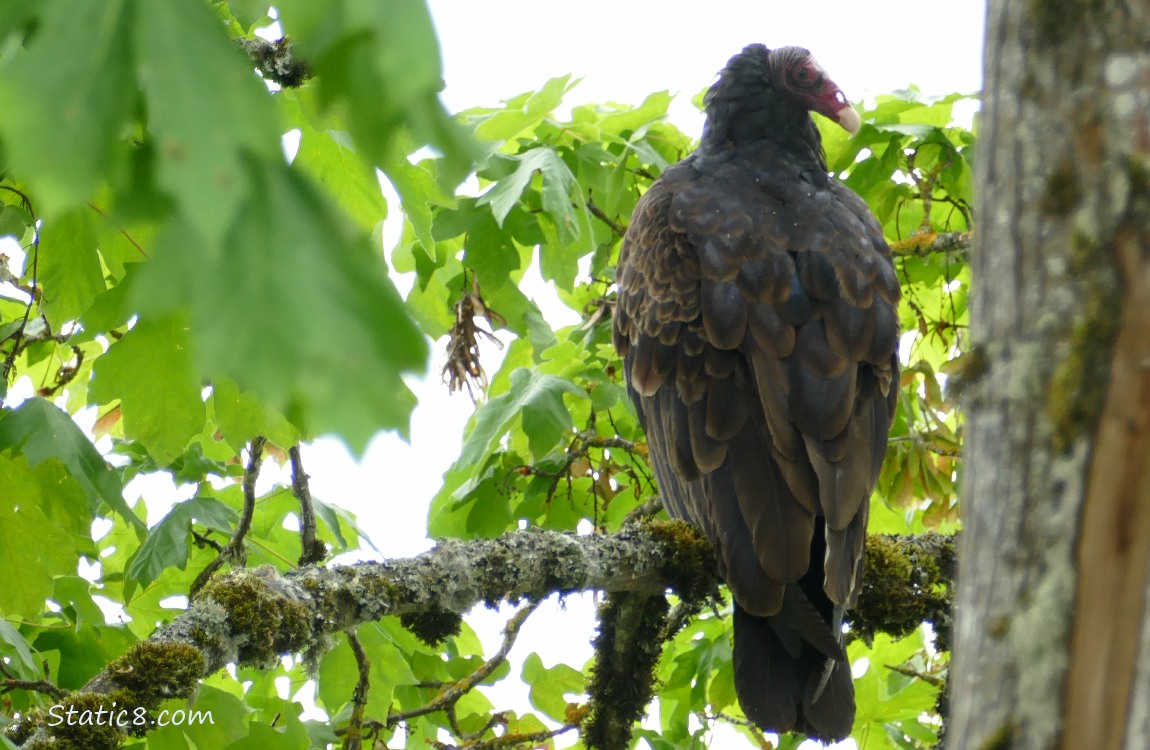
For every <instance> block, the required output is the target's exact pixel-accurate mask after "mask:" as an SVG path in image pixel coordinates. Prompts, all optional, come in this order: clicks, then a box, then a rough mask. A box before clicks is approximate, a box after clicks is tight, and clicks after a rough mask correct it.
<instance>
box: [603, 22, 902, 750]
mask: <svg viewBox="0 0 1150 750" xmlns="http://www.w3.org/2000/svg"><path fill="white" fill-rule="evenodd" d="M704 102H705V105H706V115H707V120H706V125H705V126H704V129H703V136H702V139H701V141H700V143H699V147H698V149H697V150H696V151H695V152H694V153H692V154H691V155H689V156H688V157H687V158H685V159H683V160H682V161H681V162H679V163H678V164H675V165H674V166H672V167H670V168H668V169H667V170H666V171H665V172H664V173H663V174H662V176H661V177H660V178H659V179H658V180H656V181H655V183H654V184H653V185H652V186H651V188H650V189H649V190H648V191H647V192H646V194H644V195H643V197H642V199H640V201H639V203H638V205H637V206H636V207H635V213H634V216H633V217H632V220H631V225H630V227H629V228H628V230H627V234H626V237H625V239H624V241H623V249H622V252H621V254H620V257H619V266H618V272H617V281H618V287H619V294H618V301H617V304H616V314H615V322H614V342H615V347H616V349H617V350H618V351H619V353H620V354H621V355H622V356H623V358H624V364H625V375H626V378H627V387H628V391H629V393H630V396H631V399H632V400H633V401H634V402H635V406H636V408H637V409H638V412H639V417H640V420H641V421H642V424H643V428H644V429H645V430H646V433H647V441H648V445H649V449H650V456H651V462H652V464H653V465H654V469H655V474H656V478H657V480H658V483H659V487H660V491H661V493H662V496H663V503H664V505H665V507H666V509H667V512H668V513H669V514H670V515H671V516H672V517H674V518H681V519H684V520H687V521H689V522H691V523H693V524H695V525H696V526H698V527H699V528H700V529H702V531H703V532H704V533H705V534H706V535H707V537H708V538H709V539H710V540H711V542H712V544H714V547H715V551H716V555H717V558H718V563H719V570H720V573H721V574H722V576H723V579H724V580H725V581H726V583H727V584H728V586H729V587H730V589H731V593H732V595H733V597H734V600H735V605H734V626H735V628H734V629H735V645H734V655H733V658H734V671H735V687H736V691H737V693H738V698H739V703H740V704H741V705H742V707H743V711H744V712H745V714H746V715H747V718H749V719H750V720H752V721H754V722H755V723H756V724H757V725H759V726H760V727H762V728H763V729H765V730H770V731H778V732H782V731H799V732H803V733H805V734H807V735H808V736H810V737H814V738H817V739H820V740H824V741H825V740H834V739H841V738H843V737H845V736H846V735H848V734H849V733H850V730H851V726H852V724H853V722H854V713H855V707H854V688H853V686H852V684H851V674H850V664H849V663H848V662H847V660H846V655H845V653H844V650H843V643H842V619H843V611H844V610H845V609H846V608H849V607H850V606H852V604H853V603H854V602H855V600H856V598H857V596H858V593H859V588H860V586H861V583H862V571H863V548H864V541H865V536H866V523H867V507H868V504H869V499H870V494H871V491H872V490H873V489H874V485H875V481H876V480H877V478H878V474H879V469H880V468H881V466H882V461H883V456H884V454H885V451H886V440H887V432H888V430H889V428H890V422H891V419H892V417H893V414H894V409H895V402H896V398H897V389H898V371H899V363H898V356H897V353H896V349H897V344H898V335H899V330H898V315H897V304H898V298H899V286H898V278H897V276H896V275H895V272H894V266H893V265H892V262H891V254H890V248H889V247H888V246H887V244H886V242H885V241H884V240H883V235H882V230H881V229H880V227H879V225H878V222H877V221H876V220H875V218H874V217H873V216H872V215H871V213H870V211H869V210H868V209H867V206H866V204H865V203H863V201H862V200H861V199H860V198H859V197H858V196H857V195H855V194H854V193H852V192H851V191H850V190H849V189H848V188H846V187H844V186H843V185H842V184H840V183H839V182H837V181H835V180H833V179H831V178H829V177H828V175H827V165H826V159H825V157H824V155H823V151H822V142H821V140H820V136H819V131H818V129H817V128H816V127H815V123H814V121H813V120H812V119H811V116H810V113H811V112H812V111H813V112H818V113H819V114H822V115H824V116H826V117H828V118H830V119H832V120H834V121H835V122H837V123H838V124H839V125H841V126H842V127H843V128H845V129H846V130H847V131H848V132H850V133H852V134H853V133H855V132H856V131H857V130H858V127H859V117H858V114H857V113H856V112H855V111H854V109H852V108H851V106H850V105H849V104H848V103H847V101H846V98H845V97H844V96H843V94H842V92H841V91H840V90H839V88H838V87H837V86H836V85H835V84H834V83H833V82H832V81H831V80H830V79H829V78H828V77H827V75H826V73H825V72H824V71H823V70H822V68H821V67H819V65H818V63H816V62H815V60H814V58H813V57H812V56H811V54H810V53H809V52H808V51H807V50H805V49H801V48H798V47H783V48H780V49H775V50H769V49H767V48H766V47H764V46H763V45H761V44H753V45H750V46H748V47H747V48H745V49H744V50H743V51H742V52H741V53H740V54H738V55H736V56H735V57H733V58H731V60H730V62H729V63H728V64H727V66H726V68H724V69H723V71H722V72H721V73H720V75H719V80H718V82H717V83H716V84H715V85H714V86H712V87H711V89H710V90H709V91H708V92H707V95H706V98H705V99H704Z"/></svg>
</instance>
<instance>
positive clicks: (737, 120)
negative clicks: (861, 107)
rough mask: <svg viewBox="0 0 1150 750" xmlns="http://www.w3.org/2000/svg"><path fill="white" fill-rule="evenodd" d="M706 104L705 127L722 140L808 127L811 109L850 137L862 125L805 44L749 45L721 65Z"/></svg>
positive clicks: (705, 100) (759, 135) (761, 135)
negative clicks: (770, 47) (841, 128)
mask: <svg viewBox="0 0 1150 750" xmlns="http://www.w3.org/2000/svg"><path fill="white" fill-rule="evenodd" d="M704 103H705V105H706V109H707V129H708V130H710V131H712V135H713V136H714V135H718V134H717V133H715V132H714V131H716V130H718V131H722V133H723V135H722V136H721V137H723V138H724V139H731V140H740V139H743V138H747V137H763V136H764V135H768V134H769V133H771V132H772V131H776V132H784V133H785V132H794V131H796V130H804V129H806V128H803V127H802V126H803V124H804V121H805V122H809V121H810V118H809V117H808V115H807V113H808V112H818V113H819V114H820V115H823V116H824V117H827V118H829V119H831V120H833V121H835V122H837V123H838V124H839V125H841V126H842V127H843V129H845V130H846V131H847V132H848V133H850V134H851V135H854V134H855V133H857V132H858V129H859V116H858V113H857V112H856V111H855V110H854V108H853V107H851V105H850V103H849V102H847V99H846V97H845V96H844V95H843V92H842V91H841V90H840V89H839V87H838V86H837V85H836V84H835V82H834V81H832V80H831V79H830V78H829V77H828V76H827V74H826V71H824V70H823V69H822V67H821V66H820V65H819V64H818V62H816V61H815V58H814V57H813V56H812V55H811V53H810V52H809V51H808V50H806V49H803V48H802V47H780V48H778V49H773V50H770V49H767V48H766V47H764V46H763V45H761V44H751V45H749V46H747V47H746V48H745V49H744V50H743V51H742V52H740V53H739V54H737V55H735V56H734V57H732V58H731V60H730V62H728V63H727V67H725V68H723V71H722V72H721V73H720V74H719V80H718V82H717V83H715V85H714V86H712V87H711V89H710V90H709V91H708V92H707V96H706V97H705V99H704ZM756 131H758V132H756Z"/></svg>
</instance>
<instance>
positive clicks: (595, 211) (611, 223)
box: [587, 191, 627, 237]
mask: <svg viewBox="0 0 1150 750" xmlns="http://www.w3.org/2000/svg"><path fill="white" fill-rule="evenodd" d="M587 210H588V211H590V212H591V215H592V216H594V217H595V218H596V219H598V220H599V221H601V222H603V223H604V224H606V225H607V226H608V227H609V228H610V229H611V231H612V232H614V233H615V234H616V235H617V236H619V237H623V236H625V235H626V234H627V227H625V226H623V225H622V224H620V223H619V222H617V221H615V220H614V219H612V218H611V217H610V216H608V215H607V214H606V213H604V211H603V209H601V208H599V207H598V206H597V205H595V201H594V200H592V199H591V192H590V191H587Z"/></svg>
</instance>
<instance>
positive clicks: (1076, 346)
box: [948, 0, 1150, 750]
mask: <svg viewBox="0 0 1150 750" xmlns="http://www.w3.org/2000/svg"><path fill="white" fill-rule="evenodd" d="M985 76H986V96H985V99H984V119H983V131H982V134H981V139H980V154H979V159H978V170H977V176H976V179H977V185H978V195H979V200H978V211H979V231H978V234H977V236H976V238H975V247H974V253H973V258H972V269H973V272H974V278H975V281H974V284H975V290H974V291H975V294H974V295H973V296H972V304H971V332H972V339H973V344H974V346H975V347H976V348H977V349H979V350H980V352H981V354H982V359H983V361H984V362H985V363H986V370H985V373H984V375H983V377H982V378H981V380H980V381H979V382H978V383H976V384H974V385H973V386H972V387H971V388H970V389H969V390H968V396H969V398H970V401H969V403H968V427H967V433H966V440H967V443H966V448H965V450H966V458H967V465H966V477H965V499H964V506H963V507H964V513H965V519H964V520H965V531H964V534H963V538H962V541H961V544H960V562H959V589H958V597H957V607H956V622H955V652H954V662H953V669H952V684H951V695H952V696H953V697H952V704H951V712H950V725H949V727H948V737H949V746H950V747H952V748H963V749H965V748H972V749H982V748H987V749H989V748H1006V747H1010V748H1013V749H1014V750H1018V749H1020V748H1043V749H1047V748H1067V749H1069V748H1084V747H1090V748H1101V749H1103V750H1134V748H1147V747H1150V731H1148V730H1150V727H1148V724H1150V718H1148V717H1147V711H1146V709H1145V706H1146V704H1147V699H1148V698H1150V696H1148V695H1147V693H1148V692H1150V688H1148V687H1147V684H1146V683H1147V675H1150V648H1148V647H1147V644H1148V642H1150V637H1148V636H1147V630H1148V629H1150V626H1148V625H1147V616H1148V611H1147V597H1148V593H1150V592H1148V588H1147V586H1148V573H1150V129H1148V119H1147V118H1148V116H1150V115H1148V113H1150V6H1148V4H1147V3H1146V2H1145V0H1136V1H1135V2H1122V1H1121V0H1093V1H1092V2H1074V1H1073V0H1029V2H1011V1H1010V0H990V3H989V8H988V19H987V42H986V64H985Z"/></svg>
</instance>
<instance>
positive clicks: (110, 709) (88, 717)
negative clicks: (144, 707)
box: [28, 693, 131, 750]
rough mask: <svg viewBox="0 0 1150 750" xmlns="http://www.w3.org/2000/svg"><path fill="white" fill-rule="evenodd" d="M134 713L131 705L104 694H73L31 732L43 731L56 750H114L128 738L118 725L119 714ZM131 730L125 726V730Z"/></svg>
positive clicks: (40, 717) (31, 725) (41, 716)
mask: <svg viewBox="0 0 1150 750" xmlns="http://www.w3.org/2000/svg"><path fill="white" fill-rule="evenodd" d="M126 705H127V710H128V711H129V713H130V711H131V705H130V704H123V703H120V702H119V701H115V700H114V698H113V696H111V695H103V694H101V693H73V694H72V695H70V696H68V697H67V698H64V699H63V700H61V701H60V702H59V703H56V704H54V705H53V706H52V707H51V708H49V709H48V710H47V711H45V712H43V713H40V714H38V715H37V717H36V719H35V723H31V722H30V723H29V726H28V729H29V730H30V731H29V732H28V734H29V735H30V734H31V731H34V730H36V729H43V730H44V731H46V732H47V733H48V735H49V736H50V737H51V738H52V739H51V740H50V742H51V747H52V748H54V750H115V749H116V748H118V747H120V746H121V745H122V744H123V741H124V737H125V735H124V734H123V733H122V732H121V731H120V728H118V727H117V725H116V712H117V711H118V710H121V709H124V708H125V706H126ZM129 728H130V727H128V726H125V727H124V729H129Z"/></svg>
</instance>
